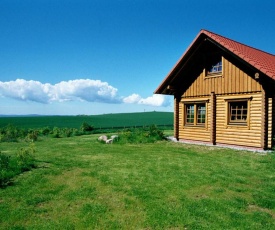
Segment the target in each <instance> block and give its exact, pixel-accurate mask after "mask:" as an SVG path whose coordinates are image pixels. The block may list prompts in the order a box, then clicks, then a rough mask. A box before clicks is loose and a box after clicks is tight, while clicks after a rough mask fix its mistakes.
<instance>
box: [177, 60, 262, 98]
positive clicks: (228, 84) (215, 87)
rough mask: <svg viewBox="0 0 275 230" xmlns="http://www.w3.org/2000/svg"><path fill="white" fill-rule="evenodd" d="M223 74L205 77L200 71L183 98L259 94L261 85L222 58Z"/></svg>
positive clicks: (203, 72)
mask: <svg viewBox="0 0 275 230" xmlns="http://www.w3.org/2000/svg"><path fill="white" fill-rule="evenodd" d="M222 62H223V72H222V74H221V75H220V76H215V77H205V71H202V72H201V74H200V75H199V76H197V78H196V79H195V80H194V82H193V84H192V85H190V87H189V88H188V89H187V90H186V91H185V92H184V94H183V95H182V96H183V97H194V96H204V95H210V94H211V92H215V94H235V93H242V92H259V91H261V85H260V84H259V83H258V82H257V81H256V80H255V79H254V78H253V77H250V76H249V75H247V74H246V73H245V72H244V71H242V70H241V69H240V68H238V67H237V66H235V65H233V64H232V63H231V62H229V61H228V60H227V59H225V58H222Z"/></svg>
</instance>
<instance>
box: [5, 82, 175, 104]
mask: <svg viewBox="0 0 275 230" xmlns="http://www.w3.org/2000/svg"><path fill="white" fill-rule="evenodd" d="M117 93H118V90H117V89H116V88H114V87H113V86H111V85H109V84H108V83H107V82H102V81H100V80H91V79H77V80H70V81H62V82H59V83H57V84H54V85H52V84H49V83H45V84H43V83H41V82H39V81H33V80H30V81H27V80H24V79H17V80H15V81H9V82H1V81H0V96H2V97H7V98H13V99H16V100H21V101H34V102H38V103H44V104H47V103H51V102H55V101H57V102H64V101H88V102H99V103H126V104H142V105H148V106H168V105H169V104H170V103H169V101H168V100H167V97H165V96H164V95H153V96H151V97H147V98H142V97H141V96H140V95H138V94H135V93H134V94H132V95H130V96H127V97H119V96H118V94H117Z"/></svg>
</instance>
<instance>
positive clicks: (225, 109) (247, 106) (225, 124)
mask: <svg viewBox="0 0 275 230" xmlns="http://www.w3.org/2000/svg"><path fill="white" fill-rule="evenodd" d="M154 93H155V94H165V95H173V98H174V137H175V138H177V139H178V140H187V141H188V140H189V141H192V142H197V141H198V142H207V143H211V144H213V145H216V144H219V145H226V146H230V145H234V146H243V147H248V148H251V147H252V148H253V149H254V148H255V149H270V148H272V147H273V146H274V142H273V135H274V130H275V56H274V55H272V54H270V53H267V52H264V51H261V50H259V49H255V48H253V47H250V46H247V45H245V44H242V43H239V42H237V41H234V40H232V39H229V38H226V37H224V36H221V35H218V34H215V33H213V32H210V31H207V30H201V31H200V32H199V34H198V35H197V36H196V38H195V39H194V40H193V42H192V43H191V45H190V46H189V47H188V48H187V50H186V51H185V53H184V54H183V55H182V57H181V58H180V59H179V61H178V62H177V63H176V65H175V66H174V67H173V68H172V70H171V71H170V73H169V74H168V75H167V76H166V78H165V79H164V80H163V81H162V82H161V83H160V85H159V86H158V88H157V89H156V90H155V92H154Z"/></svg>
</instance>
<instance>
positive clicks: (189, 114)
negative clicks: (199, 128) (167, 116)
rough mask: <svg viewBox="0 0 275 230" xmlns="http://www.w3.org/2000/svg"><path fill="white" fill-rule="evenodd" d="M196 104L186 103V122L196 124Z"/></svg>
mask: <svg viewBox="0 0 275 230" xmlns="http://www.w3.org/2000/svg"><path fill="white" fill-rule="evenodd" d="M194 115H195V111H194V104H190V105H186V123H188V124H194Z"/></svg>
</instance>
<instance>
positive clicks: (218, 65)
mask: <svg viewBox="0 0 275 230" xmlns="http://www.w3.org/2000/svg"><path fill="white" fill-rule="evenodd" d="M219 72H222V61H219V62H217V63H216V64H215V65H212V66H211V67H210V69H209V71H208V73H210V74H211V73H219Z"/></svg>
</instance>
